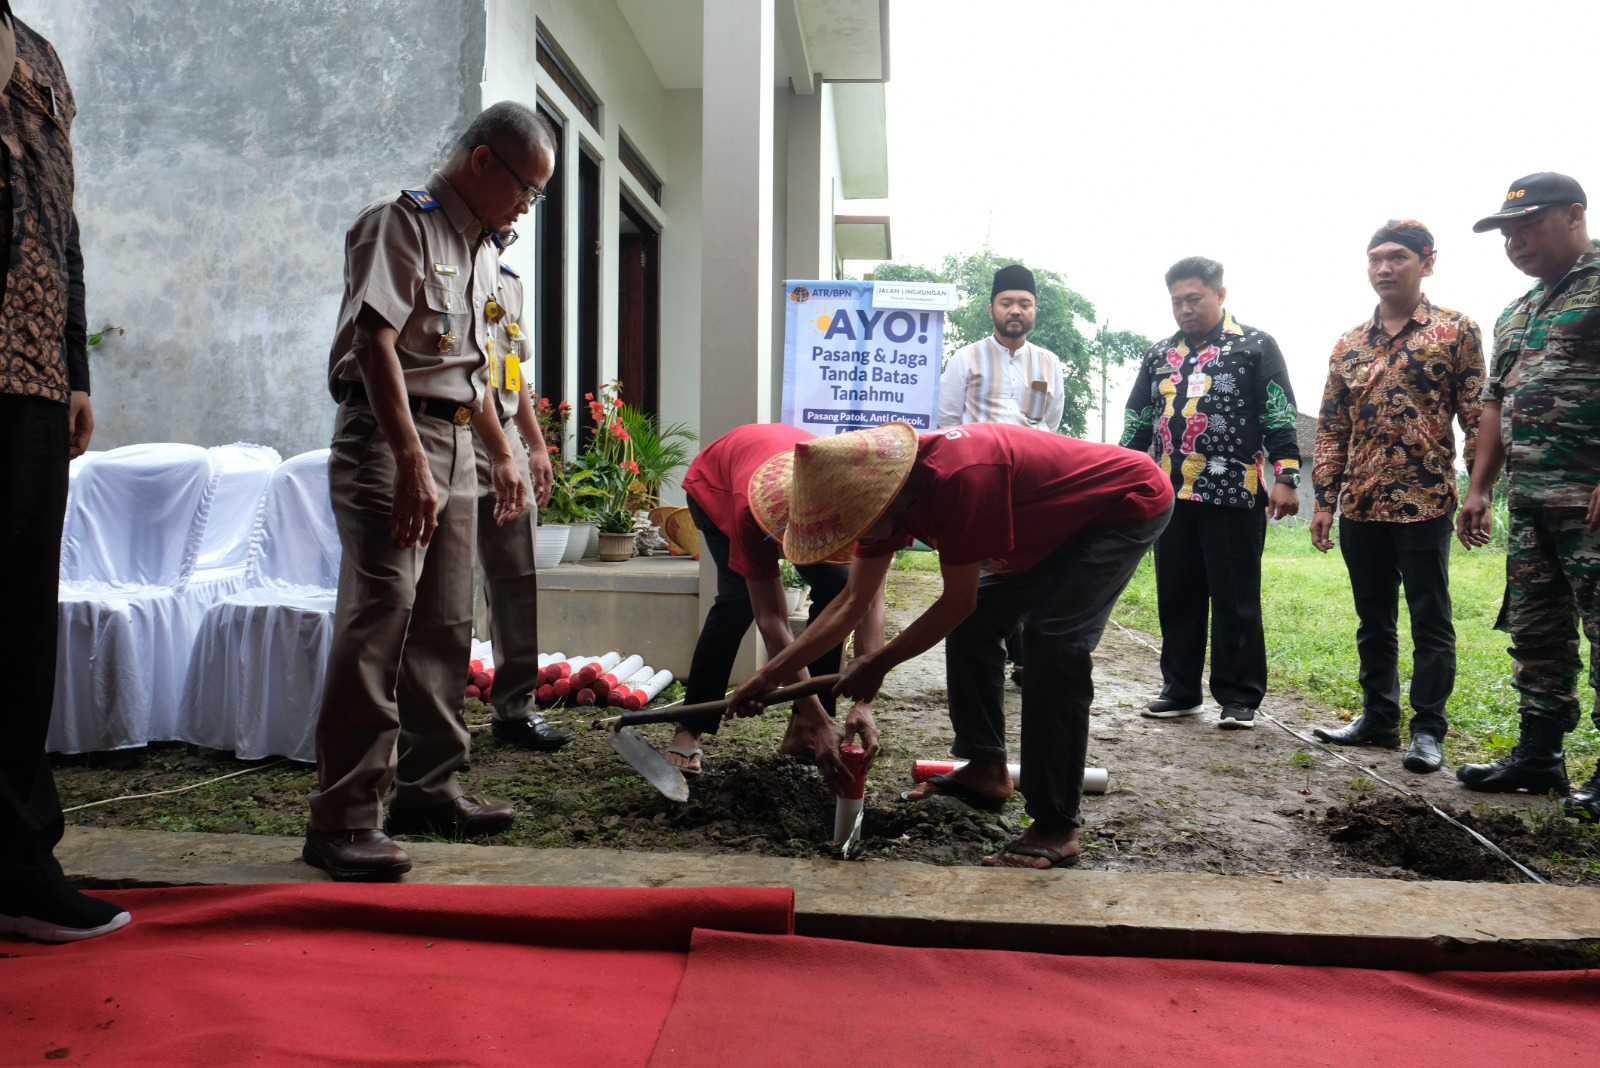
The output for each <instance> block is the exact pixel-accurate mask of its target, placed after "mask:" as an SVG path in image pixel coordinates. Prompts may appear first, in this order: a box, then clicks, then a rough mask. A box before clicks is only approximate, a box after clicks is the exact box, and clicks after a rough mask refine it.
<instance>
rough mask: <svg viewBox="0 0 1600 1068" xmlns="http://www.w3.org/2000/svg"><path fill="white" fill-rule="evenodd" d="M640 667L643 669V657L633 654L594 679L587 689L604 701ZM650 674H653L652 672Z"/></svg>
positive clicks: (636, 672)
mask: <svg viewBox="0 0 1600 1068" xmlns="http://www.w3.org/2000/svg"><path fill="white" fill-rule="evenodd" d="M642 667H644V657H642V656H640V655H639V654H637V653H635V654H634V655H632V656H630V657H628V659H626V660H624V661H623V662H622V663H620V664H617V665H616V666H614V667H612V668H611V669H610V670H608V671H607V672H606V673H605V674H603V675H601V676H600V677H599V678H597V679H595V680H594V682H592V683H590V684H589V688H590V689H592V690H593V691H594V695H595V697H597V698H599V699H601V700H604V699H606V698H608V697H610V696H611V691H612V690H614V689H616V688H617V687H618V686H620V685H621V684H622V683H623V682H625V681H626V680H628V679H631V678H633V676H634V675H636V674H638V672H639V669H640V668H642ZM651 674H654V672H652V673H651Z"/></svg>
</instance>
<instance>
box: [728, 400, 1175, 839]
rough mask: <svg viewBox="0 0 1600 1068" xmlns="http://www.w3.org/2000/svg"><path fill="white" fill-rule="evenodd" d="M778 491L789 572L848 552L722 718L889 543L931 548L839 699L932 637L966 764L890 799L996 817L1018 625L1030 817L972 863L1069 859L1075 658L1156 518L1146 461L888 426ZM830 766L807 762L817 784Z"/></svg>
mask: <svg viewBox="0 0 1600 1068" xmlns="http://www.w3.org/2000/svg"><path fill="white" fill-rule="evenodd" d="M793 482H794V485H793V490H792V496H791V500H790V508H789V523H788V527H787V529H785V531H784V539H783V546H784V553H785V554H786V555H787V556H788V557H789V559H791V560H793V561H795V562H796V563H800V562H802V561H809V560H816V559H823V558H826V557H827V556H829V555H831V554H832V553H834V552H836V551H838V549H839V548H841V547H842V546H846V545H849V544H851V543H852V542H855V541H857V539H859V541H860V544H859V545H857V547H856V559H855V561H854V563H853V564H852V565H851V568H850V579H849V582H848V583H847V584H846V586H845V590H844V593H843V594H841V595H840V596H839V597H838V598H837V599H836V600H835V601H834V602H833V604H832V605H831V606H830V607H829V608H828V610H827V611H826V612H824V613H822V615H821V616H820V617H819V618H818V619H817V620H816V621H815V622H814V623H812V625H811V626H810V627H808V628H807V629H806V632H805V633H804V634H803V635H801V636H800V638H799V640H798V641H796V642H795V643H794V644H793V645H791V646H789V648H788V649H786V650H784V652H783V653H782V654H780V655H778V656H776V657H774V658H773V659H772V660H771V661H769V662H768V663H767V665H766V667H765V668H763V669H762V670H761V671H759V672H757V673H756V674H755V675H753V676H751V677H750V678H749V679H747V680H746V681H745V682H744V684H743V685H741V686H740V687H739V688H738V689H737V690H735V691H734V692H733V694H732V696H731V697H730V698H729V703H728V707H729V712H730V713H737V714H740V715H754V714H756V713H758V712H759V711H760V710H761V706H760V705H759V704H756V703H755V701H754V698H755V697H756V696H758V695H759V694H761V693H762V692H764V691H765V690H766V689H768V688H769V687H770V685H771V684H772V683H774V682H778V681H782V680H785V679H787V678H788V677H789V676H790V674H792V672H793V670H794V667H795V666H796V665H797V664H800V663H804V662H805V660H806V658H807V657H809V656H811V655H813V654H814V652H815V651H816V650H818V649H821V648H825V647H826V646H827V645H828V644H829V643H831V642H833V641H837V640H838V639H839V637H841V636H842V635H843V634H844V633H846V632H847V631H848V630H849V629H850V627H851V625H852V624H853V623H854V621H855V620H856V619H857V618H859V616H860V615H861V613H862V612H864V611H865V610H866V608H867V605H868V603H869V599H870V595H871V592H872V591H875V590H876V589H877V588H878V586H879V584H880V583H882V581H883V579H884V576H885V575H886V574H887V572H888V569H889V562H890V560H891V559H892V557H893V554H894V552H895V550H897V549H903V548H905V547H907V546H909V545H910V544H911V543H912V541H913V539H917V538H920V539H921V540H923V541H925V542H927V543H928V544H929V545H932V546H933V547H934V548H935V549H937V550H938V551H939V568H940V573H941V576H942V578H943V582H944V589H943V591H942V592H941V593H940V595H939V598H938V599H937V600H936V601H934V603H933V604H932V605H931V606H929V608H928V610H927V611H926V612H924V613H923V614H922V615H921V616H920V617H918V618H917V619H916V620H915V621H914V622H912V623H911V625H910V626H908V627H907V628H906V629H905V630H904V631H902V632H901V633H900V635H899V636H898V637H896V638H895V640H894V641H892V642H890V643H889V644H888V645H887V646H885V647H884V648H883V649H882V650H881V651H879V652H877V653H872V654H869V655H866V656H862V657H858V658H857V659H855V660H853V661H851V662H850V666H849V668H848V669H847V670H846V671H845V673H844V678H843V679H841V680H840V683H839V687H838V690H839V692H840V693H843V694H845V695H847V696H850V697H854V698H857V699H862V700H864V699H868V698H871V697H873V696H874V695H875V694H877V692H878V689H879V687H880V686H881V685H882V683H883V678H884V676H885V675H886V674H888V672H889V670H890V669H891V668H892V667H894V666H895V665H896V664H899V663H902V662H904V661H906V660H908V659H910V658H911V657H914V656H916V655H917V654H919V653H921V652H923V651H924V650H926V649H929V648H931V647H932V646H933V645H934V644H935V643H937V642H938V641H939V640H940V639H941V638H943V639H945V665H946V673H947V676H948V680H949V692H950V722H951V725H952V726H953V727H954V728H955V736H956V737H955V744H954V745H953V746H952V747H951V752H952V753H953V754H954V755H956V756H958V757H964V758H966V760H967V761H968V763H967V764H966V765H965V766H963V767H961V768H959V769H957V770H956V771H954V772H952V773H951V774H949V775H945V776H935V777H934V778H932V779H930V780H929V781H928V782H927V783H926V784H924V785H923V786H921V787H919V788H918V789H917V790H914V791H912V792H911V793H908V794H906V795H905V796H906V799H907V800H910V801H918V800H921V799H923V798H924V797H928V796H930V795H932V794H949V795H951V796H953V797H956V798H959V799H960V800H962V801H964V802H966V803H967V804H970V805H973V806H975V807H977V808H981V809H985V810H988V811H998V810H999V809H1000V808H1001V807H1002V806H1003V805H1004V803H1005V800H1006V798H1007V797H1009V796H1010V794H1011V792H1012V785H1011V779H1010V776H1009V774H1008V773H1007V771H1006V744H1005V706H1004V688H1005V676H1004V669H1005V636H1006V635H1007V634H1009V633H1010V632H1011V628H1012V627H1014V626H1015V625H1016V624H1017V621H1018V620H1020V619H1023V618H1024V617H1026V619H1027V622H1026V624H1025V627H1026V632H1025V633H1026V637H1025V642H1026V644H1027V648H1028V649H1029V656H1030V657H1034V658H1035V659H1034V663H1035V664H1049V665H1051V671H1050V672H1049V673H1046V672H1043V671H1040V672H1038V673H1037V674H1035V673H1033V672H1029V673H1028V674H1026V675H1025V676H1024V678H1023V683H1022V739H1023V740H1022V782H1021V791H1022V794H1023V796H1024V797H1025V798H1026V800H1027V806H1026V807H1027V813H1028V815H1029V817H1030V818H1031V819H1032V823H1031V824H1030V825H1029V827H1028V828H1027V830H1025V831H1024V832H1023V833H1022V836H1021V837H1020V838H1018V839H1017V840H1015V841H1013V842H1011V843H1010V844H1008V845H1007V846H1006V847H1005V848H1004V849H1002V850H1001V851H1000V852H999V853H996V854H995V855H993V856H991V857H987V858H985V859H984V863H985V864H986V865H990V866H994V867H1024V868H1049V867H1054V866H1056V865H1061V864H1069V863H1072V862H1074V861H1075V860H1076V858H1077V855H1078V851H1079V841H1078V828H1079V827H1080V826H1081V825H1082V822H1083V819H1082V815H1081V813H1080V812H1079V806H1080V803H1081V801H1082V797H1083V767H1084V760H1085V756H1086V751H1087V748H1088V741H1089V705H1090V703H1091V702H1092V701H1093V699H1094V681H1093V678H1092V671H1093V667H1094V664H1093V659H1092V656H1091V654H1092V653H1093V651H1094V648H1095V646H1096V645H1098V644H1099V641H1100V634H1101V631H1102V630H1103V629H1104V628H1105V624H1106V620H1107V619H1108V618H1109V616H1110V615H1111V607H1112V605H1113V604H1115V603H1116V600H1117V597H1118V596H1119V595H1120V594H1121V593H1122V590H1123V588H1124V587H1125V586H1126V585H1127V583H1128V579H1129V578H1130V577H1131V576H1132V574H1133V570H1134V568H1135V566H1137V564H1138V562H1139V558H1140V557H1141V556H1143V555H1144V553H1145V550H1147V549H1148V548H1149V547H1150V546H1151V545H1152V544H1153V543H1154V542H1155V539H1156V537H1157V536H1158V535H1160V533H1161V531H1162V530H1163V529H1164V528H1165V526H1166V523H1167V518H1168V517H1169V516H1170V515H1171V513H1172V497H1173V493H1172V485H1171V482H1170V480H1168V479H1167V477H1166V476H1165V475H1163V474H1162V472H1161V469H1160V468H1158V467H1157V466H1156V465H1155V462H1154V461H1153V460H1151V459H1150V458H1149V457H1148V456H1142V455H1140V454H1138V453H1134V452H1131V451H1129V450H1126V449H1121V448H1119V447H1117V446H1114V445H1099V444H1095V443H1092V442H1087V441H1080V440H1078V439H1076V438H1068V437H1063V436H1060V435H1056V434H1040V433H1039V432H1037V431H1035V430H1032V429H1029V428H1027V427H1017V426H1008V425H1003V424H996V423H973V424H968V425H965V426H957V427H951V428H949V429H946V430H940V431H936V432H934V433H931V434H927V435H924V436H923V437H922V438H921V439H918V438H917V436H916V432H915V431H913V430H912V429H911V428H910V427H909V426H907V425H906V424H904V423H887V424H884V425H883V426H879V427H874V428H872V429H870V430H860V431H855V432H853V433H849V434H839V435H837V436H835V437H831V438H822V439H818V440H816V441H812V442H806V443H802V444H800V445H799V446H797V447H796V449H795V454H794V476H793ZM797 714H798V713H797ZM836 760H837V756H836V755H835V756H834V759H833V760H824V759H822V758H820V757H819V760H818V764H819V766H820V767H821V768H822V769H823V771H824V774H829V773H830V772H834V771H835V770H836V769H835V768H834V766H833V765H834V762H835V761H836Z"/></svg>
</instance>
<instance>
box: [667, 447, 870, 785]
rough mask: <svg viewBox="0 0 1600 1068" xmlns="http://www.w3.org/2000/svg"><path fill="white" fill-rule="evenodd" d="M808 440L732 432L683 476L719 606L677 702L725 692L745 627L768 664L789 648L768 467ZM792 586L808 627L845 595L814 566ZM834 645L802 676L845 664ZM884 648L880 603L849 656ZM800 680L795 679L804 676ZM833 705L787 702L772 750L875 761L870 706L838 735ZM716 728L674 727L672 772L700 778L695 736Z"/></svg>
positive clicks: (780, 512) (777, 483) (775, 496)
mask: <svg viewBox="0 0 1600 1068" xmlns="http://www.w3.org/2000/svg"><path fill="white" fill-rule="evenodd" d="M812 437H813V435H812V434H811V433H810V432H809V431H805V430H800V429H799V428H797V427H792V426H788V425H786V424H784V423H752V424H750V425H748V426H741V427H737V428H735V429H734V430H731V431H729V432H728V433H727V434H724V435H723V436H722V437H720V438H718V439H717V440H716V441H713V442H712V443H711V444H710V445H707V446H706V447H705V448H704V449H701V450H700V453H699V455H698V456H696V457H695V458H694V462H693V463H691V464H690V465H689V470H688V471H687V472H686V473H685V474H684V476H683V490H684V493H685V494H687V495H688V498H689V515H690V516H691V517H692V518H693V519H694V525H695V526H696V527H698V528H699V529H700V540H701V542H702V544H703V545H704V546H705V549H706V551H707V552H708V553H710V554H711V559H712V561H713V562H714V563H715V564H716V565H717V597H716V600H715V601H714V602H713V603H712V605H711V611H710V612H709V613H707V614H706V621H705V625H704V626H702V627H701V628H700V638H699V640H698V641H697V642H696V643H695V647H694V659H693V660H691V661H690V664H689V681H688V683H687V684H686V685H685V687H684V703H685V704H696V703H698V702H701V701H715V700H716V699H717V698H719V697H721V696H722V695H723V694H725V693H726V692H727V690H728V678H729V676H730V675H731V674H732V672H733V662H734V661H735V660H736V659H737V658H738V656H739V646H740V644H741V643H742V642H743V641H744V636H745V634H746V632H748V631H749V630H750V624H751V622H752V621H753V622H754V623H755V625H756V628H757V630H758V631H759V632H760V634H761V638H762V641H763V642H764V643H765V644H766V647H767V655H768V656H776V655H777V654H778V653H779V652H781V651H782V650H783V648H784V647H785V646H787V645H788V644H789V643H790V642H791V641H793V640H794V631H792V630H791V629H790V627H789V608H788V605H787V603H786V602H785V600H784V596H783V582H782V580H781V579H780V578H779V575H778V558H779V556H780V555H781V553H780V552H779V546H780V544H781V543H780V541H779V539H778V538H777V537H775V536H774V535H773V534H772V533H769V531H768V529H767V528H766V527H763V526H762V523H761V518H758V514H759V516H760V517H764V518H765V519H766V520H767V522H768V523H769V524H770V526H771V527H772V529H773V530H778V529H779V528H781V527H782V526H783V525H784V523H785V522H786V521H787V516H786V510H787V506H788V505H787V488H788V487H787V484H786V483H784V482H782V481H781V480H779V479H776V478H774V477H772V474H773V471H772V468H771V467H770V466H768V465H769V461H771V460H772V459H773V458H774V457H779V456H783V457H787V456H788V454H789V453H790V452H791V450H793V449H794V447H795V445H796V444H798V443H799V442H802V441H810V440H812ZM798 570H799V572H800V577H801V578H803V579H805V580H806V583H807V584H808V585H809V586H810V587H811V619H813V620H815V619H816V618H817V616H818V614H819V613H821V612H822V610H823V609H824V608H826V607H827V606H828V604H829V602H831V601H832V600H833V599H834V598H835V597H837V596H838V595H839V591H840V590H842V589H844V584H845V575H846V569H845V567H844V565H843V564H838V563H829V562H827V561H818V562H816V563H809V564H803V565H800V566H799V568H798ZM843 637H844V636H843V635H840V641H836V642H834V643H832V644H831V647H830V648H827V649H826V650H819V652H818V654H817V655H816V656H814V657H812V658H810V672H809V673H810V674H816V675H831V674H833V673H834V672H836V671H838V670H839V662H840V660H841V659H842V657H843V653H844V646H843V644H842V639H843ZM882 646H883V597H882V596H881V595H880V596H879V597H878V598H877V600H876V608H875V609H874V610H872V611H869V612H868V614H867V620H866V622H865V623H864V625H863V626H862V628H861V630H860V631H859V632H858V633H857V635H856V652H857V653H858V654H861V653H867V652H872V651H874V650H877V649H880V648H882ZM806 674H807V673H806V672H801V673H800V674H799V677H802V678H803V677H806ZM834 700H835V699H834V696H833V695H832V694H827V695H825V696H823V697H821V698H816V697H809V698H805V699H804V700H801V701H797V702H796V703H795V711H796V712H797V713H800V712H804V713H808V715H796V716H795V717H794V718H793V719H791V720H790V721H789V729H788V731H787V733H785V735H784V738H783V742H782V743H781V744H780V745H779V747H778V751H779V752H780V753H787V754H789V755H791V756H801V755H805V754H810V753H811V752H812V751H813V749H821V750H823V751H825V752H829V753H837V752H838V749H839V746H840V745H841V744H843V738H849V737H855V736H856V735H860V736H861V739H862V742H863V743H864V744H865V746H866V748H867V749H868V750H869V751H871V752H873V753H876V751H877V748H878V731H877V728H876V727H875V726H874V725H873V722H872V704H871V702H870V701H863V702H861V703H860V704H858V705H857V706H856V707H855V708H854V709H853V710H852V711H851V713H850V715H849V717H848V718H847V719H846V721H845V726H844V729H843V733H842V734H841V731H840V728H839V727H837V726H836V725H835V724H834V723H833V719H832V717H833V713H834ZM716 729H717V724H716V723H715V722H713V723H711V724H710V725H709V726H707V725H705V724H701V725H698V726H695V725H690V724H687V723H680V724H678V730H677V733H676V734H675V735H673V738H672V744H671V745H670V746H668V747H667V751H666V756H667V759H668V760H669V761H671V762H672V763H673V764H674V765H675V766H676V767H678V768H680V769H681V770H683V771H685V772H688V773H690V774H694V773H696V772H698V771H700V758H701V756H702V755H703V754H702V753H701V750H700V742H699V738H700V734H701V732H702V731H710V732H711V733H713V734H715V733H716Z"/></svg>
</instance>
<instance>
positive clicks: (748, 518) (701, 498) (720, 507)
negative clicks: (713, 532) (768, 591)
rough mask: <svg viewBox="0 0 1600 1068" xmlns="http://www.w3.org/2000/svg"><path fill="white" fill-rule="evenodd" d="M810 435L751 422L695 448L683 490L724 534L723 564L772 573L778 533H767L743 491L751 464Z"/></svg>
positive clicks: (748, 573) (757, 574) (764, 575)
mask: <svg viewBox="0 0 1600 1068" xmlns="http://www.w3.org/2000/svg"><path fill="white" fill-rule="evenodd" d="M815 436H816V435H814V434H812V433H811V432H810V431H806V430H801V429H800V428H798V427H792V426H789V425H788V424H786V423H751V424H749V425H748V426H741V427H735V428H734V429H732V430H730V431H728V432H727V433H726V434H724V435H722V437H720V438H718V439H717V440H716V441H713V442H712V443H711V444H710V445H707V446H706V447H705V448H703V449H701V450H700V454H699V455H698V456H696V457H695V458H694V462H693V463H691V464H690V465H689V470H688V471H687V472H686V473H685V474H684V476H683V491H684V492H685V493H687V494H688V495H689V496H691V497H693V498H694V503H695V504H698V505H699V506H700V508H701V510H702V511H704V512H705V513H706V515H707V516H708V517H710V519H711V521H712V522H713V523H715V524H716V526H717V529H718V530H720V531H722V533H724V534H726V535H727V536H728V542H729V544H728V566H729V567H730V568H731V569H732V570H733V571H734V573H735V574H738V575H742V576H744V577H745V578H747V579H769V578H772V577H773V576H774V575H776V574H777V573H778V558H779V557H780V556H781V555H782V549H783V539H782V536H781V535H776V536H773V537H770V538H769V537H767V532H766V531H764V530H762V529H761V524H759V523H757V522H756V517H755V516H754V515H752V514H751V513H750V500H749V498H748V497H746V496H745V491H746V490H748V489H749V488H750V476H751V475H753V474H755V473H756V468H758V467H760V466H761V465H762V464H764V463H766V462H767V461H768V460H770V459H772V458H773V457H774V456H776V455H778V454H779V453H780V452H789V451H790V450H792V449H793V448H794V447H795V446H796V445H798V444H799V443H800V442H802V441H810V440H811V439H812V438H813V437H815Z"/></svg>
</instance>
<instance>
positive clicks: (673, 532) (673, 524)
mask: <svg viewBox="0 0 1600 1068" xmlns="http://www.w3.org/2000/svg"><path fill="white" fill-rule="evenodd" d="M661 536H662V537H664V538H666V539H667V545H668V546H669V547H670V548H672V549H675V550H677V551H678V552H679V553H680V554H682V555H684V556H693V557H696V558H698V557H699V556H700V530H699V528H698V527H696V526H695V525H694V520H693V519H692V518H690V516H689V509H687V508H683V507H678V508H669V509H667V514H666V515H665V516H663V517H662V519H661Z"/></svg>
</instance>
